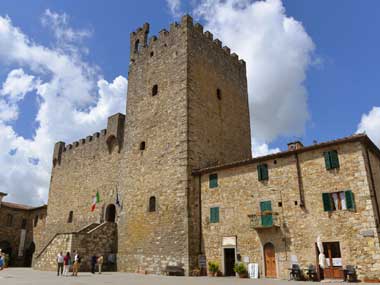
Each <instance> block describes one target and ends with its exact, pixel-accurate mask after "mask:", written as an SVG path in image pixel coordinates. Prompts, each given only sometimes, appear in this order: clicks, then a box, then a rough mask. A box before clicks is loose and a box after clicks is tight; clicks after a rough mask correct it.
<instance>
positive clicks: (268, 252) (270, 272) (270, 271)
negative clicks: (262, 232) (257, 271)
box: [264, 242, 277, 278]
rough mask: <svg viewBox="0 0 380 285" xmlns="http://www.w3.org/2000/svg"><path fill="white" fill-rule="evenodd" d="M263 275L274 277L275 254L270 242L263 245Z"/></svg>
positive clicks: (275, 274) (275, 275)
mask: <svg viewBox="0 0 380 285" xmlns="http://www.w3.org/2000/svg"><path fill="white" fill-rule="evenodd" d="M264 263H265V277H269V278H276V277H277V273H276V271H277V270H276V254H275V250H274V245H273V244H272V243H270V242H268V243H266V244H265V245H264Z"/></svg>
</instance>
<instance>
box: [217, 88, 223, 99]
mask: <svg viewBox="0 0 380 285" xmlns="http://www.w3.org/2000/svg"><path fill="white" fill-rule="evenodd" d="M216 98H218V100H222V91H221V90H220V89H219V88H218V89H216Z"/></svg>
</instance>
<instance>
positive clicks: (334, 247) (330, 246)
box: [323, 242, 344, 279]
mask: <svg viewBox="0 0 380 285" xmlns="http://www.w3.org/2000/svg"><path fill="white" fill-rule="evenodd" d="M323 251H324V254H325V256H326V268H325V269H324V270H323V275H324V278H325V279H343V277H344V276H343V270H342V269H343V267H342V266H340V263H337V261H339V259H341V258H342V257H341V254H340V246H339V242H324V243H323Z"/></svg>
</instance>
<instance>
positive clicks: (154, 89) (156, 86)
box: [152, 84, 158, 96]
mask: <svg viewBox="0 0 380 285" xmlns="http://www.w3.org/2000/svg"><path fill="white" fill-rule="evenodd" d="M157 94H158V85H157V84H155V85H153V88H152V96H156V95H157Z"/></svg>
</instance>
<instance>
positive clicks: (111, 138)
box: [53, 113, 125, 167]
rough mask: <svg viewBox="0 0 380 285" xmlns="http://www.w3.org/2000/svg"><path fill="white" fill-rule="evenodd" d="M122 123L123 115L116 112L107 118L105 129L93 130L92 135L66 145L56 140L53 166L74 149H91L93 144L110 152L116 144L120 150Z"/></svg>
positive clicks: (122, 135) (123, 120) (122, 136)
mask: <svg viewBox="0 0 380 285" xmlns="http://www.w3.org/2000/svg"><path fill="white" fill-rule="evenodd" d="M124 124H125V115H123V114H120V113H117V114H115V115H112V116H110V117H109V118H108V122H107V129H103V130H101V131H100V132H95V133H94V134H93V135H90V136H87V137H86V138H81V139H79V140H78V141H74V142H72V143H70V144H67V145H66V143H65V142H62V141H60V142H57V143H56V144H55V146H54V153H53V167H55V166H57V165H60V164H61V162H62V159H63V158H64V157H65V156H67V155H70V154H71V153H73V152H75V150H76V149H81V148H85V149H86V150H88V151H91V150H92V149H93V147H94V145H98V147H100V148H102V147H103V148H104V149H105V150H108V152H109V153H112V151H113V149H114V147H115V146H117V147H118V152H120V150H121V148H122V146H123V141H124ZM97 149H99V148H97ZM86 150H85V152H86Z"/></svg>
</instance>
